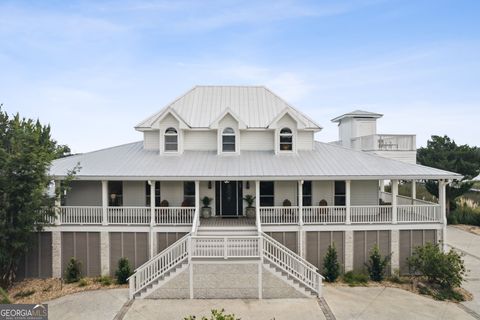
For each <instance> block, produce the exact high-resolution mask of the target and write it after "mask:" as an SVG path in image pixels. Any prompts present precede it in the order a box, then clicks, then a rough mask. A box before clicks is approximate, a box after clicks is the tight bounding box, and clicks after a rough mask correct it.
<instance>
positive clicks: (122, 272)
mask: <svg viewBox="0 0 480 320" xmlns="http://www.w3.org/2000/svg"><path fill="white" fill-rule="evenodd" d="M131 275H132V268H131V267H130V262H129V261H128V259H127V258H120V260H118V269H117V271H115V276H116V277H117V283H118V284H125V283H127V282H128V281H127V279H128V277H130V276H131Z"/></svg>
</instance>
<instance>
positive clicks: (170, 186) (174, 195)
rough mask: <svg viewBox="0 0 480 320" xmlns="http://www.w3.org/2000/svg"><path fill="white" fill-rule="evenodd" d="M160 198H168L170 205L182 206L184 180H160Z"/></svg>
mask: <svg viewBox="0 0 480 320" xmlns="http://www.w3.org/2000/svg"><path fill="white" fill-rule="evenodd" d="M160 198H161V199H162V201H163V200H167V201H168V203H169V205H170V207H180V206H181V205H182V202H183V182H182V181H162V182H160Z"/></svg>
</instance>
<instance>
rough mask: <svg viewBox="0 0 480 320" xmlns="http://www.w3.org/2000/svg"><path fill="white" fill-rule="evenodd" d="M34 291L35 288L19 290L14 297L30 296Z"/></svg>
mask: <svg viewBox="0 0 480 320" xmlns="http://www.w3.org/2000/svg"><path fill="white" fill-rule="evenodd" d="M34 293H35V290H25V291H19V292H17V293H15V295H14V296H13V297H14V298H25V297H30V296H31V295H32V294H34Z"/></svg>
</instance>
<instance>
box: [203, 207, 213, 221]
mask: <svg viewBox="0 0 480 320" xmlns="http://www.w3.org/2000/svg"><path fill="white" fill-rule="evenodd" d="M211 215H212V208H208V207H207V208H202V218H205V219H207V218H210V216H211Z"/></svg>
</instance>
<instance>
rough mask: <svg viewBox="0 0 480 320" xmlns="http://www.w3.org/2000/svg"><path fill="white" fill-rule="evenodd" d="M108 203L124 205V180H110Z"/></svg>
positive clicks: (118, 205) (117, 205)
mask: <svg viewBox="0 0 480 320" xmlns="http://www.w3.org/2000/svg"><path fill="white" fill-rule="evenodd" d="M108 205H109V206H110V207H121V206H122V205H123V183H122V181H108Z"/></svg>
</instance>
